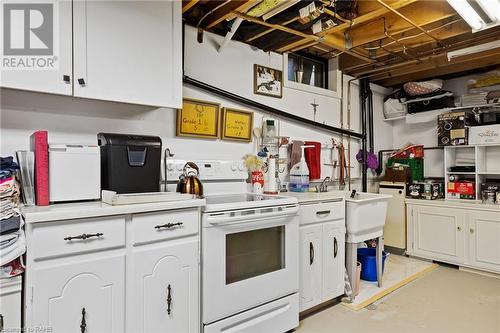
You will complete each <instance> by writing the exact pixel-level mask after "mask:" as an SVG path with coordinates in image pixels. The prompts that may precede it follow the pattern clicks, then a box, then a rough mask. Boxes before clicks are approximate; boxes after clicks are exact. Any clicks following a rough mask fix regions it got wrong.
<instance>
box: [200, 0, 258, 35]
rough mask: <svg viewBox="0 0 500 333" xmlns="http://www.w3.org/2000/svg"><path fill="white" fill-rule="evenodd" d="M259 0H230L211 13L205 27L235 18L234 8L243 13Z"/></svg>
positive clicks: (211, 26)
mask: <svg viewBox="0 0 500 333" xmlns="http://www.w3.org/2000/svg"><path fill="white" fill-rule="evenodd" d="M261 1H262V0H240V1H231V2H229V3H228V4H227V5H225V6H223V7H221V8H220V9H219V10H217V11H216V12H215V13H213V14H212V15H211V16H212V19H211V21H209V22H208V23H207V25H206V27H205V29H210V28H213V27H215V26H216V25H217V24H219V23H221V22H222V21H224V20H232V19H234V18H235V15H234V13H233V11H235V10H236V11H239V12H242V13H244V12H246V11H247V10H249V9H250V8H252V7H253V6H255V5H256V4H258V3H259V2H261Z"/></svg>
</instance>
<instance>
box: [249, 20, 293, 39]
mask: <svg viewBox="0 0 500 333" xmlns="http://www.w3.org/2000/svg"><path fill="white" fill-rule="evenodd" d="M299 18H300V16H296V17H294V18H293V19H290V20H288V21H285V22H283V23H281V25H283V26H286V25H289V24H290V23H292V22H295V21H297V20H298V19H299ZM275 30H276V29H274V28H270V29H267V30H265V31H262V32H261V33H258V34H257V35H254V36H252V37H250V38H247V39H246V40H245V43H248V42H251V41H253V40H256V39H257V38H260V37H262V36H265V35H267V34H268V33H270V32H273V31H275Z"/></svg>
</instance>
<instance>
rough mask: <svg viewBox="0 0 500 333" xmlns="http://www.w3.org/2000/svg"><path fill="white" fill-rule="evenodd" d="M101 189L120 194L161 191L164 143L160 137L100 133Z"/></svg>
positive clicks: (98, 137)
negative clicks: (162, 143)
mask: <svg viewBox="0 0 500 333" xmlns="http://www.w3.org/2000/svg"><path fill="white" fill-rule="evenodd" d="M97 139H98V143H99V146H100V147H101V188H102V189H103V190H110V191H115V192H117V193H142V192H158V191H159V190H160V168H161V139H160V138H159V137H157V136H146V135H133V134H114V133H99V134H98V135H97Z"/></svg>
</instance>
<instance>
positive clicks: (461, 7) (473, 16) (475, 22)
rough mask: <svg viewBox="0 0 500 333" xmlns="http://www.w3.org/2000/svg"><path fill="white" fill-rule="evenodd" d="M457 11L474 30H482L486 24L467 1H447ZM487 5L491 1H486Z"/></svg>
mask: <svg viewBox="0 0 500 333" xmlns="http://www.w3.org/2000/svg"><path fill="white" fill-rule="evenodd" d="M447 1H448V3H449V4H450V5H451V6H452V7H453V9H455V11H456V12H457V13H458V14H459V15H460V16H461V17H462V18H463V19H464V20H465V22H467V24H468V25H470V26H471V28H472V29H474V30H480V29H481V28H482V27H483V25H485V22H484V21H483V20H482V19H481V17H480V16H479V14H478V13H476V11H475V10H474V8H472V6H471V5H470V4H469V3H468V2H467V0H447ZM486 2H487V3H488V2H489V1H486Z"/></svg>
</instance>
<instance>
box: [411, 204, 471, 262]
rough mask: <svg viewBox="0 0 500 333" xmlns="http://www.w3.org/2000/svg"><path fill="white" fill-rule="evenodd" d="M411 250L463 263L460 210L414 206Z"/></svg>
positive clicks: (443, 259)
mask: <svg viewBox="0 0 500 333" xmlns="http://www.w3.org/2000/svg"><path fill="white" fill-rule="evenodd" d="M412 212H413V227H414V240H413V241H414V244H413V253H414V254H415V255H416V256H422V257H425V258H429V259H435V260H442V261H445V262H451V263H457V264H460V263H463V262H464V250H465V244H464V232H465V230H464V219H465V214H464V211H462V210H459V209H451V208H442V207H427V206H415V207H414V208H413V211H412Z"/></svg>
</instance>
